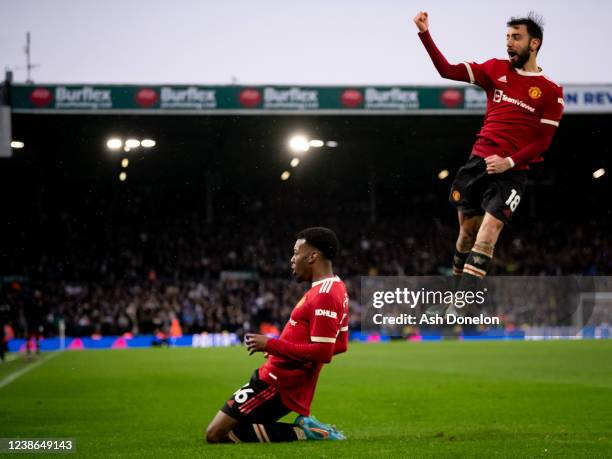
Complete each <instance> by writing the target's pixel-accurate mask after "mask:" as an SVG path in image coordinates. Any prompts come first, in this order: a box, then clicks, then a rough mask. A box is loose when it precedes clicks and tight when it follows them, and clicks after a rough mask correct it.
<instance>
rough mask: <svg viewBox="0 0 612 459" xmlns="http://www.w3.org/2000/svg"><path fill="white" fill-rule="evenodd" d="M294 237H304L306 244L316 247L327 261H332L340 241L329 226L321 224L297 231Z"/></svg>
mask: <svg viewBox="0 0 612 459" xmlns="http://www.w3.org/2000/svg"><path fill="white" fill-rule="evenodd" d="M296 238H297V239H304V240H305V241H306V244H308V245H310V246H312V247H314V248H315V249H317V250H318V251H319V252H321V253H322V254H323V256H324V257H325V258H327V259H328V260H329V261H333V260H334V258H336V254H337V253H338V248H339V246H340V242H339V241H338V237H337V236H336V233H334V232H333V231H332V230H330V229H329V228H324V227H322V226H314V227H312V228H306V229H303V230H302V231H300V232H299V233H297V235H296Z"/></svg>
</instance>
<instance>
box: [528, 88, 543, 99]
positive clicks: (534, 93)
mask: <svg viewBox="0 0 612 459" xmlns="http://www.w3.org/2000/svg"><path fill="white" fill-rule="evenodd" d="M529 97H531V98H532V99H539V98H540V97H542V90H541V89H540V88H538V87H537V86H532V87H531V88H529Z"/></svg>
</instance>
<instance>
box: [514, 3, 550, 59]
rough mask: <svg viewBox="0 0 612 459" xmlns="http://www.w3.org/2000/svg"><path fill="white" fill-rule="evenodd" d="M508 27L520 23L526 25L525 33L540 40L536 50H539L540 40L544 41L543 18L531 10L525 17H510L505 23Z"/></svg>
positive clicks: (516, 25)
mask: <svg viewBox="0 0 612 459" xmlns="http://www.w3.org/2000/svg"><path fill="white" fill-rule="evenodd" d="M506 25H507V26H508V27H518V26H520V25H524V26H526V27H527V33H528V34H529V37H530V38H537V39H539V40H540V44H539V45H538V49H537V50H536V51H540V48H541V47H542V42H543V41H544V18H543V17H542V16H540V15H539V14H537V13H534V12H533V11H530V12H529V14H528V15H527V17H523V18H520V17H511V18H510V20H509V21H508V22H507V23H506Z"/></svg>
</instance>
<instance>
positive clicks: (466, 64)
mask: <svg viewBox="0 0 612 459" xmlns="http://www.w3.org/2000/svg"><path fill="white" fill-rule="evenodd" d="M462 64H463V65H465V68H466V69H467V72H468V75H469V76H470V83H472V84H474V83H475V82H476V79H475V78H474V72H473V71H472V66H471V65H470V64H469V63H467V62H462Z"/></svg>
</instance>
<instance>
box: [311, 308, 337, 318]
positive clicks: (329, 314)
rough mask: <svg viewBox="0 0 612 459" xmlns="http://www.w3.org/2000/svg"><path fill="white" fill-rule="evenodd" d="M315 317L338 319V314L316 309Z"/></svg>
mask: <svg viewBox="0 0 612 459" xmlns="http://www.w3.org/2000/svg"><path fill="white" fill-rule="evenodd" d="M315 316H325V317H331V318H332V319H337V318H338V313H337V312H336V311H328V310H327V309H315Z"/></svg>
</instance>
